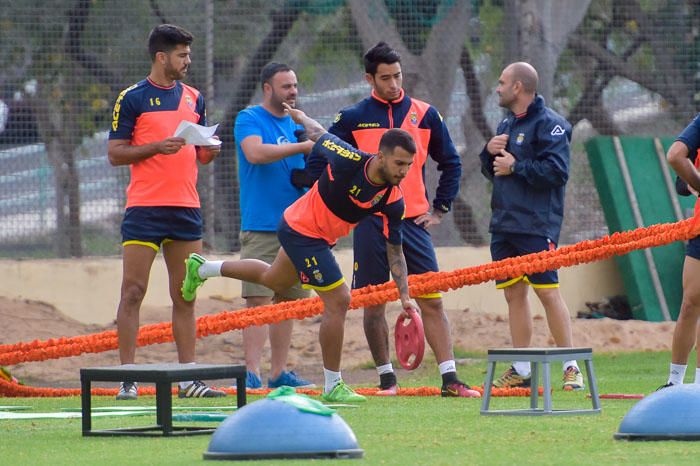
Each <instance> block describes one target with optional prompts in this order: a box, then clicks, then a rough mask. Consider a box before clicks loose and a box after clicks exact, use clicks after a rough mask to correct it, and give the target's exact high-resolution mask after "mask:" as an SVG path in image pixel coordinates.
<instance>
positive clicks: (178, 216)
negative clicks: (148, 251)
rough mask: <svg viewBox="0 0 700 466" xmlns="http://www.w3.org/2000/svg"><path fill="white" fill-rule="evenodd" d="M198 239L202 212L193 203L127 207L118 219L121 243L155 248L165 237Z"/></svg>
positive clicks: (199, 237)
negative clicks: (120, 225)
mask: <svg viewBox="0 0 700 466" xmlns="http://www.w3.org/2000/svg"><path fill="white" fill-rule="evenodd" d="M200 239H202V212H201V210H200V209H198V208H193V207H145V206H144V207H129V208H128V209H126V212H124V220H123V221H122V244H123V245H124V246H127V245H129V244H142V245H144V246H149V247H152V248H153V249H155V250H156V251H158V249H159V248H160V245H161V244H162V243H164V242H167V241H197V240H200Z"/></svg>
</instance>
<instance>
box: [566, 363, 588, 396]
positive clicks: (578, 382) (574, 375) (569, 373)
mask: <svg viewBox="0 0 700 466" xmlns="http://www.w3.org/2000/svg"><path fill="white" fill-rule="evenodd" d="M583 387H584V384H583V374H581V371H580V370H579V369H578V367H575V366H569V367H567V368H566V370H565V371H564V386H563V387H562V388H563V389H564V390H567V391H571V390H576V391H578V390H583Z"/></svg>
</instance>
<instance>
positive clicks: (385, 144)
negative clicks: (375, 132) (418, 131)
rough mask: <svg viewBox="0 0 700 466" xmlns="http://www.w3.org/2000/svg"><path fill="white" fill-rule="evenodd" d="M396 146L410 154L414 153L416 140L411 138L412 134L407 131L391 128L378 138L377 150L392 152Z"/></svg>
mask: <svg viewBox="0 0 700 466" xmlns="http://www.w3.org/2000/svg"><path fill="white" fill-rule="evenodd" d="M397 147H400V148H402V149H403V150H405V151H406V152H409V153H411V154H415V153H416V141H414V140H413V136H411V134H410V133H409V132H408V131H404V130H402V129H399V128H392V129H390V130H389V131H387V132H386V133H384V134H383V135H382V138H381V139H380V140H379V150H380V151H382V153H383V154H384V153H386V152H394V149H396V148H397Z"/></svg>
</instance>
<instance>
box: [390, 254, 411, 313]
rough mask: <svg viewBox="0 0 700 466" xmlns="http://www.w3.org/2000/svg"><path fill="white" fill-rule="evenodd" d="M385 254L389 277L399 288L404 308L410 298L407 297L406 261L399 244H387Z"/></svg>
mask: <svg viewBox="0 0 700 466" xmlns="http://www.w3.org/2000/svg"><path fill="white" fill-rule="evenodd" d="M386 254H387V259H388V260H389V270H391V276H392V277H393V278H394V281H395V282H396V286H397V287H398V288H399V296H400V298H401V304H402V305H403V307H404V308H405V307H406V304H408V303H409V299H410V298H409V296H408V269H407V268H406V259H405V258H404V256H403V249H402V247H401V245H400V244H391V243H389V242H387V243H386Z"/></svg>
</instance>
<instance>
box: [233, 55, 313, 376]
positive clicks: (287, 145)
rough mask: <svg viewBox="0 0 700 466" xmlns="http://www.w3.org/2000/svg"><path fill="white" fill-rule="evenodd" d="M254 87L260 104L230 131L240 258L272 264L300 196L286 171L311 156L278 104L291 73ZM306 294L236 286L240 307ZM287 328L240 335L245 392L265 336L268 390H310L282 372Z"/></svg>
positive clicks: (291, 87) (287, 95) (293, 94)
mask: <svg viewBox="0 0 700 466" xmlns="http://www.w3.org/2000/svg"><path fill="white" fill-rule="evenodd" d="M260 81H261V84H262V91H263V102H262V104H261V105H256V106H254V107H250V108H247V109H245V110H243V111H242V112H241V113H239V114H238V117H237V118H236V124H235V127H234V137H235V139H236V149H237V153H238V179H239V181H240V203H241V233H240V240H241V258H242V259H246V258H247V259H259V260H262V261H265V262H268V263H272V261H273V260H274V258H275V256H276V255H277V252H278V251H279V248H280V244H279V240H278V239H277V225H278V224H279V221H280V218H282V213H283V212H284V210H285V209H286V208H287V207H289V206H290V205H291V204H292V203H293V202H294V201H296V200H297V199H299V197H301V196H302V194H304V191H305V190H304V189H303V188H298V187H295V186H294V185H293V184H292V182H291V176H292V170H294V169H303V168H304V154H308V153H309V152H310V151H311V148H312V147H313V142H312V141H308V140H304V139H305V138H304V137H303V134H302V133H303V129H302V127H301V126H298V125H297V124H296V123H294V121H293V120H292V119H291V117H290V116H289V115H288V114H286V113H285V112H284V108H283V106H282V103H287V104H289V105H290V106H292V107H294V106H295V103H296V99H297V78H296V75H295V74H294V71H292V69H291V68H290V67H289V66H287V65H284V64H280V63H269V64H267V65H265V67H264V68H263V69H262V72H261V73H260ZM295 132H296V133H295ZM308 293H309V292H308V291H307V290H303V289H301V287H300V285H296V286H294V287H292V288H290V289H288V290H286V292H284V293H281V294H279V295H277V296H275V294H274V292H273V291H272V290H271V289H269V288H266V287H264V286H262V285H258V284H256V283H249V282H242V292H241V296H242V297H243V298H245V300H246V307H255V306H263V305H267V304H270V303H271V302H272V301H273V297H274V300H275V301H284V300H291V299H299V298H306V297H308V296H309V295H308ZM292 327H293V321H291V320H287V321H283V322H280V323H277V324H273V325H270V326H269V330H268V326H267V325H265V326H260V327H258V326H253V327H248V328H245V329H244V330H243V348H244V353H245V362H246V366H247V367H248V371H249V373H248V377H247V379H246V383H247V386H248V387H249V388H260V387H261V386H262V382H261V378H260V360H261V358H262V351H263V347H264V345H265V340H266V339H267V336H268V332H269V338H270V350H271V351H270V352H271V361H270V366H271V368H270V377H269V379H268V386H269V387H270V388H276V387H279V386H282V385H288V386H292V387H310V386H313V384H312V383H311V382H309V381H307V380H304V379H302V378H301V377H299V376H297V375H296V374H295V373H294V372H293V371H289V372H287V371H286V366H287V354H288V352H289V344H290V341H291V337H292Z"/></svg>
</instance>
